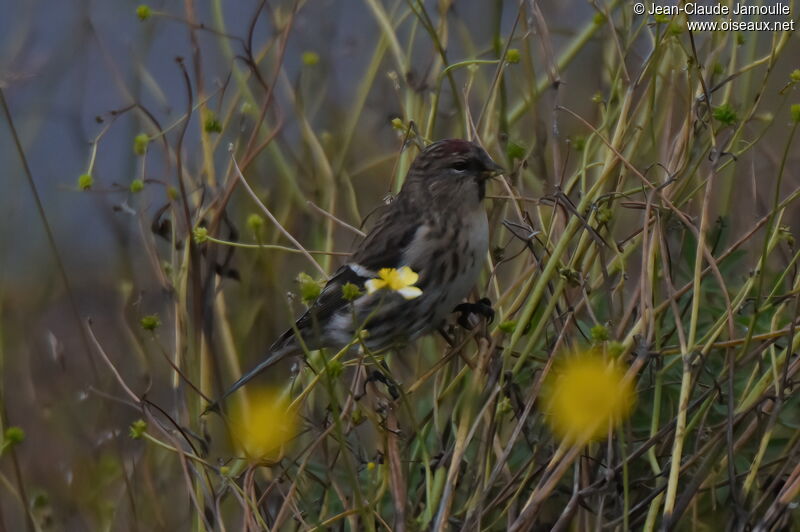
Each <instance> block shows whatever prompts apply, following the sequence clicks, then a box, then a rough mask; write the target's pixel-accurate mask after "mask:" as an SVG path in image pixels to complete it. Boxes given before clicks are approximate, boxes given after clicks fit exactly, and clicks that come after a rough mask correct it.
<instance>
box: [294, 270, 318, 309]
mask: <svg viewBox="0 0 800 532" xmlns="http://www.w3.org/2000/svg"><path fill="white" fill-rule="evenodd" d="M297 283H298V284H299V285H300V298H301V299H302V300H303V303H305V304H306V305H308V304H310V303H313V302H314V301H315V300H316V299H317V298H318V297H319V294H320V292H322V286H321V285H320V283H318V282H317V281H315V280H314V278H313V277H311V276H310V275H308V274H307V273H300V275H298V276H297Z"/></svg>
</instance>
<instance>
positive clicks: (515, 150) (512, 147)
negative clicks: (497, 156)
mask: <svg viewBox="0 0 800 532" xmlns="http://www.w3.org/2000/svg"><path fill="white" fill-rule="evenodd" d="M506 155H507V156H508V159H509V160H510V161H514V160H522V159H524V158H525V148H524V147H522V146H520V145H519V144H517V143H516V142H512V141H508V145H507V146H506Z"/></svg>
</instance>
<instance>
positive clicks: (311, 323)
mask: <svg viewBox="0 0 800 532" xmlns="http://www.w3.org/2000/svg"><path fill="white" fill-rule="evenodd" d="M501 172H502V168H501V167H500V166H499V165H497V164H496V163H495V162H494V161H492V159H491V158H490V157H489V155H488V154H487V153H486V152H485V151H484V150H483V148H481V147H480V146H478V145H477V144H474V143H472V142H468V141H466V140H461V139H447V140H440V141H438V142H434V143H433V144H430V145H429V146H427V147H426V148H425V149H424V150H423V151H422V153H420V154H419V155H418V156H417V158H416V159H415V160H414V162H413V163H412V164H411V167H410V168H409V170H408V174H407V176H406V180H405V182H404V183H403V187H402V189H401V190H400V192H399V193H398V195H397V197H396V198H395V199H394V201H392V202H391V203H390V204H389V205H388V207H387V208H386V210H385V212H384V213H383V215H382V216H381V217H380V219H379V220H378V222H377V223H376V225H375V226H374V228H373V229H372V230H371V231H370V232H369V234H368V235H367V236H366V237H365V238H364V240H362V241H361V243H360V245H359V246H358V249H357V250H356V251H355V253H353V255H352V256H351V257H350V260H349V262H348V263H347V264H345V265H343V266H342V267H341V268H339V269H338V270H337V271H336V273H335V274H334V275H333V277H331V278H330V280H329V281H328V283H327V284H326V285H325V288H323V290H322V292H321V293H320V295H319V297H318V298H317V300H316V301H315V302H314V303H313V304H312V305H311V307H310V308H309V309H308V310H307V311H306V312H305V313H304V314H303V315H302V316H300V318H299V319H298V320H297V322H296V323H295V327H294V328H292V329H289V330H287V331H286V332H285V333H283V334H282V335H281V336H280V337H279V338H278V339H277V340H276V341H275V343H274V344H272V346H271V347H270V349H269V354H268V356H267V358H266V359H265V360H264V361H263V362H261V363H260V364H259V365H258V366H256V367H255V368H254V369H252V370H251V371H249V372H248V373H246V374H245V375H244V376H242V377H241V378H240V379H239V380H238V381H236V382H235V383H234V384H233V385H232V386H231V387H230V388H229V389H228V390H227V391H226V392H225V394H224V395H223V397H222V399H225V398H226V397H228V396H229V395H230V394H232V393H233V392H235V391H236V390H237V389H239V388H240V387H242V386H243V385H244V384H246V383H247V382H248V381H249V380H250V379H252V378H253V377H255V376H256V375H258V374H259V373H261V372H262V371H264V370H265V369H266V368H268V367H269V366H271V365H273V364H275V363H276V362H278V361H279V360H281V359H283V358H285V357H286V356H289V355H295V354H300V353H302V352H303V348H302V345H301V343H300V341H299V340H298V338H297V336H296V335H295V329H296V330H297V331H298V332H299V333H300V335H301V336H302V341H303V343H304V344H305V346H306V348H307V349H309V350H315V349H320V348H323V347H329V348H334V349H341V348H342V347H344V346H346V345H347V344H349V343H350V342H351V341H352V340H353V337H354V335H355V334H356V332H357V330H358V329H359V328H361V327H363V328H364V329H366V330H367V331H368V335H367V336H366V338H365V340H364V342H365V344H366V346H367V347H368V348H369V349H370V350H374V351H378V350H381V349H385V348H387V347H391V346H393V345H402V344H403V343H406V342H409V341H412V340H414V339H416V338H418V337H420V336H422V335H424V334H427V333H429V332H432V331H435V330H436V329H438V328H439V327H440V326H441V325H442V324H443V323H444V321H445V319H446V318H447V316H448V315H449V314H450V313H452V312H453V311H454V309H455V307H456V306H457V305H458V304H459V303H460V302H461V301H462V300H463V299H464V298H465V297H466V296H467V294H468V293H469V291H470V290H471V289H472V287H473V286H474V284H475V281H476V279H477V277H478V274H479V273H480V269H481V266H482V264H483V261H484V258H485V257H486V252H487V250H488V247H489V227H488V221H487V218H486V211H485V210H484V208H483V205H482V201H483V198H484V196H485V193H486V181H487V180H488V179H489V178H491V177H494V176H496V175H498V174H500V173H501ZM385 268H392V269H395V270H398V271H399V273H398V272H397V271H394V272H389V273H391V274H394V275H401V276H402V275H405V276H406V277H408V276H411V277H412V280H415V281H416V282H413V283H409V284H413V285H414V286H415V287H416V288H413V287H410V290H399V291H388V290H375V291H371V293H370V290H369V289H371V288H373V287H374V286H376V281H374V279H376V278H378V277H379V274H380V273H383V274H387V271H386V270H384V271H383V272H381V270H382V269H385ZM409 268H410V270H411V272H409V270H408V269H409ZM412 272H413V273H412ZM415 275H418V277H415ZM347 283H352V284H354V285H356V286H358V287H359V289H361V290H362V291H364V288H365V286H366V288H367V289H368V290H367V293H365V294H363V295H361V296H360V297H358V298H357V299H355V300H354V301H352V303H351V301H348V300H347V299H345V298H344V297H343V293H342V287H343V286H344V285H345V284H347ZM420 290H421V292H420ZM351 305H352V306H351Z"/></svg>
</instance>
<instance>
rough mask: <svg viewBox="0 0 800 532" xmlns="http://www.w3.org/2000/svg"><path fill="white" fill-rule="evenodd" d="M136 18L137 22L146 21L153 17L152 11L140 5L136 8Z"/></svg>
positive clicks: (146, 6) (145, 5) (148, 7)
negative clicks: (137, 18)
mask: <svg viewBox="0 0 800 532" xmlns="http://www.w3.org/2000/svg"><path fill="white" fill-rule="evenodd" d="M136 16H137V17H139V20H147V19H149V18H150V17H151V16H153V10H152V9H150V6H148V5H147V4H141V5H140V6H139V7H137V8H136Z"/></svg>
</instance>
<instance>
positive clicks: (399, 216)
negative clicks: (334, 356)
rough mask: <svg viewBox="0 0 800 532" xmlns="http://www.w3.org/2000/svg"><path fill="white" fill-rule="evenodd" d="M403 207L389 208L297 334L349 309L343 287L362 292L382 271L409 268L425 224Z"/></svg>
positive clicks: (299, 322) (300, 321)
mask: <svg viewBox="0 0 800 532" xmlns="http://www.w3.org/2000/svg"><path fill="white" fill-rule="evenodd" d="M392 207H394V208H392ZM400 207H401V206H400V205H394V204H392V205H390V208H389V210H388V211H387V212H386V213H385V214H384V216H382V217H381V218H380V220H379V221H378V223H377V224H376V225H375V227H374V228H373V229H372V230H371V231H370V232H369V233H368V234H367V236H366V237H365V238H364V240H362V241H361V244H360V245H359V246H358V249H357V250H356V251H355V252H354V253H353V255H352V257H351V259H350V261H349V262H348V263H347V264H345V265H343V266H342V267H341V268H339V269H338V270H337V271H336V273H334V275H333V277H331V278H330V280H329V281H328V283H327V284H326V285H325V288H323V289H322V292H320V295H319V297H318V298H317V300H316V301H315V302H314V304H313V305H312V306H311V308H309V309H308V311H306V312H305V313H304V314H303V315H302V316H300V318H299V319H298V320H297V323H296V326H297V328H298V330H302V329H304V328H305V327H309V326H311V325H312V319H316V320H317V322H318V323H325V321H326V320H327V319H328V318H330V317H331V316H332V315H333V314H335V313H336V312H338V311H339V310H341V309H342V308H344V307H345V306H347V303H348V302H347V301H346V300H345V299H344V298H343V297H342V287H343V286H344V285H345V284H347V283H352V284H354V285H356V286H358V287H359V288H360V289H363V288H364V283H366V282H367V281H368V280H369V279H373V278H375V277H376V276H377V275H378V270H380V269H381V268H399V267H401V266H405V265H406V264H405V263H404V256H405V253H406V250H407V249H408V248H409V246H411V244H412V243H413V241H414V235H415V234H416V233H417V230H418V229H419V227H420V226H421V225H422V222H421V221H420V220H419V218H418V217H416V218H415V217H409V216H406V214H405V213H406V210H405V209H402V208H400ZM291 335H292V332H291V330H289V331H287V332H286V333H284V336H286V337H287V338H285V339H284V341H286V340H288V338H290V337H291ZM279 341H280V340H279Z"/></svg>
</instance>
